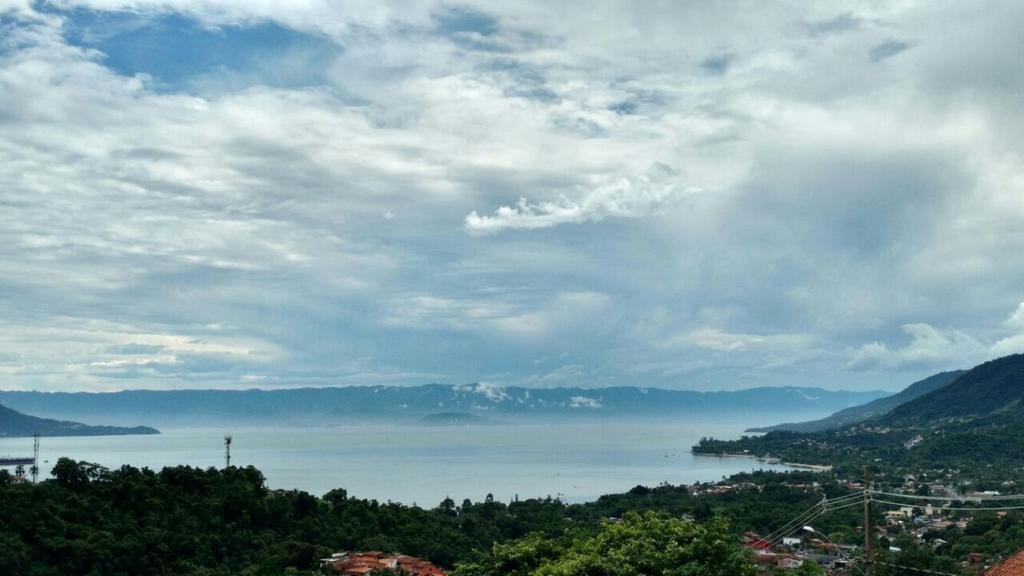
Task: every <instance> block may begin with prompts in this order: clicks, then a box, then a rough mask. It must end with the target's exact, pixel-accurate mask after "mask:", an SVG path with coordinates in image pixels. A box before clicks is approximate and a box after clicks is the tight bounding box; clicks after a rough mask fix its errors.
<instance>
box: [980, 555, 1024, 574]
mask: <svg viewBox="0 0 1024 576" xmlns="http://www.w3.org/2000/svg"><path fill="white" fill-rule="evenodd" d="M983 576H1024V549H1022V550H1018V551H1017V553H1016V554H1014V555H1012V556H1010V557H1008V558H1006V559H1005V560H1003V561H1002V562H1000V563H999V564H996V565H995V566H993V567H992V568H989V569H988V571H987V572H985V573H984V575H983Z"/></svg>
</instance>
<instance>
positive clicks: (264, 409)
mask: <svg viewBox="0 0 1024 576" xmlns="http://www.w3.org/2000/svg"><path fill="white" fill-rule="evenodd" d="M884 395H885V393H884V392H880V391H870V392H848V391H835V390H822V389H818V388H795V387H783V388H753V389H749V390H738V391H729V392H694V391H687V390H665V389H658V388H635V387H628V386H623V387H614V388H597V389H593V388H544V389H533V388H517V387H499V386H493V385H486V384H469V385H464V386H451V385H442V384H428V385H424V386H411V387H400V386H358V387H337V388H300V389H288V390H272V391H270V390H170V391H143V390H132V391H123V392H114V393H42V392H0V402H2V403H4V404H6V405H7V406H10V407H13V408H15V409H18V410H23V411H25V412H29V413H32V414H38V415H41V416H47V417H50V418H61V419H73V420H79V421H83V422H95V423H103V424H128V423H131V424H134V423H137V422H139V421H144V422H146V423H148V424H153V425H155V426H171V425H197V424H213V423H216V424H218V425H220V424H224V423H243V424H255V425H330V424H336V423H346V422H358V421H388V420H390V421H402V420H405V421H408V422H415V421H417V420H418V419H420V418H422V417H424V416H427V415H429V414H435V413H439V412H445V413H453V412H458V413H465V414H476V415H479V416H487V417H498V418H500V419H503V420H508V419H510V418H511V417H536V418H553V419H559V420H564V419H567V418H579V417H608V416H617V417H631V416H635V417H645V418H649V417H664V418H679V417H690V418H698V417H708V418H715V417H717V416H719V415H724V414H731V415H735V416H739V417H748V416H753V415H757V416H759V417H760V418H762V419H763V418H766V417H769V418H770V417H778V418H779V419H782V418H787V417H788V418H792V417H794V416H798V415H815V414H819V415H820V414H827V413H829V412H834V411H836V410H839V409H842V408H846V407H849V406H855V405H858V404H863V403H864V402H868V401H870V400H874V399H876V398H879V397H881V396H884ZM762 421H763V420H762Z"/></svg>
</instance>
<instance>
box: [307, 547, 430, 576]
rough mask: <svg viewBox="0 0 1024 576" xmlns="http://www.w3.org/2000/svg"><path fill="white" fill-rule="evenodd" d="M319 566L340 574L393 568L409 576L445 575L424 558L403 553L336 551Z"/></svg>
mask: <svg viewBox="0 0 1024 576" xmlns="http://www.w3.org/2000/svg"><path fill="white" fill-rule="evenodd" d="M320 567H321V568H325V569H329V570H334V571H335V572H336V573H337V574H339V575H340V576H366V575H367V574H371V573H374V572H383V571H385V570H393V571H396V572H402V573H405V574H409V575H410V576H446V574H445V571H444V570H442V569H440V568H438V567H437V566H435V565H434V564H431V563H430V562H427V561H426V560H423V559H420V558H416V557H413V556H406V555H404V554H388V553H386V552H376V551H373V552H338V553H335V554H332V555H331V557H330V558H322V559H321V560H320Z"/></svg>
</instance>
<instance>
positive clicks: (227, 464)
mask: <svg viewBox="0 0 1024 576" xmlns="http://www.w3.org/2000/svg"><path fill="white" fill-rule="evenodd" d="M228 468H231V435H230V434H228V435H227V436H225V437H224V469H228Z"/></svg>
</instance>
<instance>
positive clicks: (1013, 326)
mask: <svg viewBox="0 0 1024 576" xmlns="http://www.w3.org/2000/svg"><path fill="white" fill-rule="evenodd" d="M1022 25H1024V5H1022V4H1021V3H1017V2H1010V1H1003V2H984V3H961V2H952V1H943V2H919V1H918V2H915V1H902V2H890V3H876V2H868V1H864V2H844V3H842V4H841V5H840V4H838V3H837V4H831V3H810V2H807V3H799V2H779V3H771V4H766V3H757V2H742V1H737V2H723V3H714V4H711V3H706V2H677V3H670V4H667V5H658V6H657V7H655V6H654V5H637V4H635V3H631V2H611V1H609V2H599V3H597V4H593V3H587V4H574V3H568V4H557V5H551V3H543V2H517V3H514V4H512V5H509V4H508V3H497V2H471V3H461V2H460V3H449V2H433V1H431V2H398V1H395V2H363V1H355V2H346V3H336V2H326V1H321V0H310V1H308V2H300V3H279V2H269V1H252V0H246V1H242V0H224V1H220V2H213V1H210V0H169V1H159V2H158V1H156V0H59V1H53V2H31V1H29V0H0V158H2V159H3V160H2V162H0V388H3V389H41V390H116V389H123V388H186V387H193V388H194V387H202V388H210V387H216V388H226V387H236V386H244V387H253V386H265V387H282V386H307V385H310V386H322V385H354V384H360V385H361V384H396V385H407V384H420V383H427V382H446V383H455V384H458V383H465V382H476V381H481V382H486V383H490V384H497V385H523V386H585V387H597V386H608V385H638V386H659V387H668V388H687V389H703V390H712V389H737V388H749V387H754V386H764V385H813V386H822V387H827V388H850V389H856V388H886V389H897V388H901V387H904V386H906V385H907V384H909V383H910V382H912V381H913V380H915V379H918V378H921V377H924V376H927V375H930V374H932V373H934V372H937V371H940V370H946V369H951V368H963V367H969V366H971V365H973V364H976V363H978V362H981V361H984V360H986V359H990V358H993V357H997V356H1001V355H1006V354H1011V353H1019V352H1024V250H1021V249H1020V246H1024V136H1022V135H1024V109H1022V108H1021V106H1020V102H1021V98H1022V95H1024V66H1022V65H1021V64H1022V62H1021V55H1022V54H1024V37H1022V35H1021V34H1019V29H1020V27H1021V26H1022Z"/></svg>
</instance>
